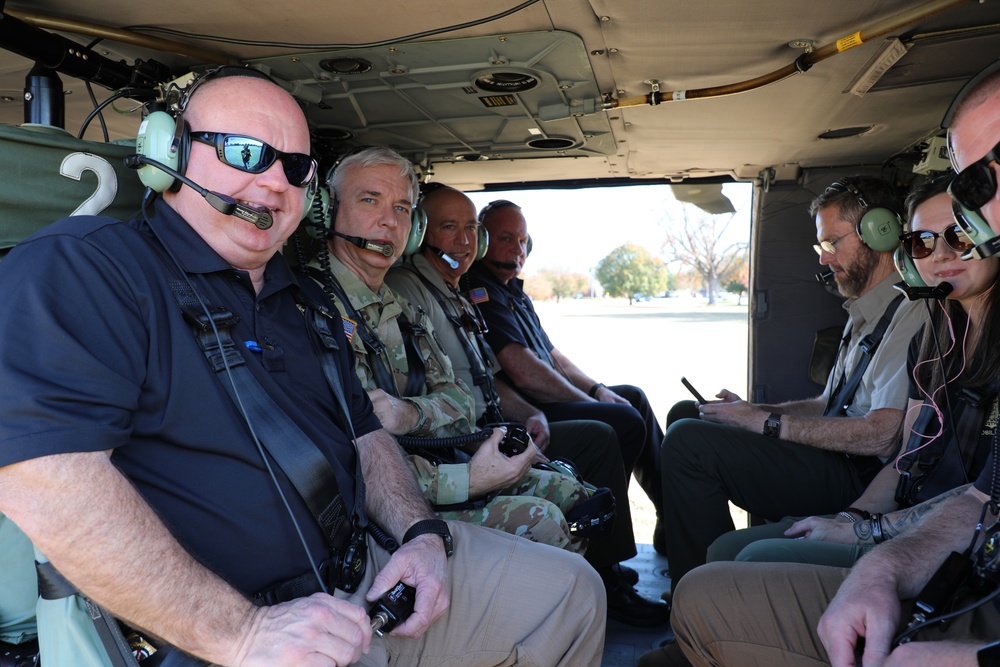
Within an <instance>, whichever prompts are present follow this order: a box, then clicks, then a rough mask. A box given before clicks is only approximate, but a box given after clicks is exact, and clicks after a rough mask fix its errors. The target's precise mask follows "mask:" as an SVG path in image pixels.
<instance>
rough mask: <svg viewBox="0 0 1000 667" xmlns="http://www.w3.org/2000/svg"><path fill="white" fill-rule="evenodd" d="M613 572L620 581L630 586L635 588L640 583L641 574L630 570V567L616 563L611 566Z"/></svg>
mask: <svg viewBox="0 0 1000 667" xmlns="http://www.w3.org/2000/svg"><path fill="white" fill-rule="evenodd" d="M611 572H613V573H614V575H615V576H616V577H618V579H619V580H620V581H623V582H625V583H626V584H628V585H629V586H635V585H636V584H638V583H639V573H638V572H636V571H635V570H633V569H632V568H630V567H629V566H628V565H622V564H621V563H615V564H614V565H612V566H611Z"/></svg>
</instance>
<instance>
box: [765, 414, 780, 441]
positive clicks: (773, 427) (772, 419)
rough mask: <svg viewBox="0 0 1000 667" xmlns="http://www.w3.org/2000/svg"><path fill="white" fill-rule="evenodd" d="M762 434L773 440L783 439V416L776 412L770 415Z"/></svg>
mask: <svg viewBox="0 0 1000 667" xmlns="http://www.w3.org/2000/svg"><path fill="white" fill-rule="evenodd" d="M761 433H763V434H764V435H766V436H768V437H771V438H778V437H781V415H779V414H778V413H776V412H772V413H771V414H769V415H768V416H767V419H765V420H764V429H763V430H762V431H761Z"/></svg>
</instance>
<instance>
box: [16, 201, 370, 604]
mask: <svg viewBox="0 0 1000 667" xmlns="http://www.w3.org/2000/svg"><path fill="white" fill-rule="evenodd" d="M157 204H158V205H157V206H156V207H155V212H151V214H150V218H151V219H150V220H149V222H148V224H147V222H145V221H143V220H142V218H137V219H134V220H132V221H130V222H128V223H121V222H117V221H115V220H112V219H110V218H98V217H89V216H87V217H76V218H67V219H64V220H61V221H59V222H57V223H55V224H53V225H52V226H50V227H48V228H46V229H44V230H42V231H41V232H39V233H38V234H36V235H34V236H32V237H29V238H28V239H26V240H25V241H23V242H22V243H20V244H19V245H18V246H17V247H15V248H14V250H13V251H11V253H10V255H9V256H8V257H7V258H6V259H5V260H4V261H3V262H2V263H0V294H3V297H2V298H3V301H2V303H3V305H2V307H0V340H3V341H5V343H4V344H3V345H0V466H3V465H8V464H11V463H14V462H17V461H22V460H25V459H30V458H34V457H39V456H45V455H49V454H58V453H64V452H84V451H103V450H109V449H113V450H114V453H113V455H112V461H113V462H114V464H115V465H116V466H118V467H119V469H121V471H122V472H123V473H124V474H125V475H126V476H127V477H128V478H129V479H131V480H132V482H133V483H134V484H135V486H136V488H137V489H138V491H139V492H140V493H141V494H142V495H143V497H144V498H145V499H146V501H147V502H148V503H149V504H150V506H151V507H152V508H153V509H154V510H155V511H156V512H157V514H158V515H159V516H160V517H161V518H162V519H163V521H164V522H165V523H166V525H167V527H168V528H169V529H170V530H171V531H172V532H173V534H174V535H175V536H176V537H177V539H178V540H179V541H180V543H181V544H182V545H184V547H185V548H187V549H188V550H189V551H190V552H191V553H192V554H193V555H194V556H195V558H197V559H198V560H199V561H201V562H202V563H204V564H205V565H206V566H208V567H209V568H211V569H212V570H214V571H216V572H217V573H219V574H220V575H222V576H223V577H224V578H226V579H227V580H229V581H230V582H232V583H233V584H234V585H235V586H237V587H238V588H239V589H241V590H243V591H244V592H246V593H250V592H253V591H256V590H259V589H261V588H264V587H265V586H267V585H269V584H271V583H273V582H276V581H281V580H284V579H287V578H288V577H290V576H293V575H297V574H300V573H302V572H304V571H306V570H307V569H308V567H309V564H308V561H307V560H306V558H305V555H304V553H303V548H302V545H301V544H300V543H299V540H298V538H297V537H296V535H295V531H294V528H293V526H292V523H291V520H290V518H289V516H288V515H287V512H286V510H285V509H284V507H283V505H282V503H281V501H280V499H279V497H278V495H277V492H276V490H275V487H274V483H273V482H272V481H271V479H270V478H269V476H268V474H267V472H266V470H265V468H264V466H263V465H262V462H261V455H260V453H259V452H258V451H257V448H256V447H255V445H254V443H253V441H252V439H251V438H250V435H249V429H248V427H247V425H246V423H245V422H244V420H243V419H242V418H241V417H240V415H239V414H238V412H237V411H236V408H235V404H234V403H233V401H232V400H231V399H230V397H229V395H228V394H227V392H226V391H225V388H224V387H223V385H222V384H221V382H220V381H219V379H218V378H217V377H216V376H215V374H214V373H213V372H212V371H211V369H210V368H209V366H208V362H207V361H206V359H205V356H204V354H203V353H202V352H201V350H200V348H199V347H198V345H197V343H196V341H195V339H194V333H193V329H192V327H191V326H190V325H189V324H188V323H187V322H186V321H185V320H184V318H183V316H182V313H181V310H180V308H179V306H178V304H177V302H176V299H175V297H174V294H173V291H172V290H171V289H170V287H169V285H168V279H170V278H171V277H174V276H179V275H180V273H179V271H176V270H174V269H172V268H170V266H169V265H168V263H167V260H166V259H165V256H164V255H163V253H162V250H161V251H160V252H158V251H157V250H156V247H157V246H159V244H160V243H161V241H163V242H165V243H166V246H167V247H168V248H169V250H170V251H171V252H172V254H173V255H174V256H175V257H177V258H178V260H179V262H180V263H181V265H182V266H183V268H184V271H185V272H186V273H187V274H188V275H189V276H190V278H191V280H192V281H193V283H194V285H195V288H196V290H197V291H198V293H199V294H200V295H201V296H202V298H203V299H204V300H205V301H206V302H208V303H209V304H210V305H211V306H224V307H226V308H228V309H229V310H230V311H232V312H234V313H235V314H236V315H238V316H239V318H240V319H239V323H238V324H237V325H236V326H235V327H234V328H233V330H232V332H231V333H232V337H233V339H234V340H235V341H236V343H237V345H239V346H240V349H241V352H242V353H243V356H244V358H245V359H246V360H247V364H248V367H249V368H250V370H251V372H252V373H253V374H254V376H255V377H256V378H257V379H258V381H259V382H260V383H261V385H262V386H263V387H264V388H265V390H266V391H267V393H268V394H269V395H270V396H271V397H272V398H273V399H274V400H275V402H276V403H277V404H278V405H279V406H280V407H281V408H282V409H283V410H284V411H285V413H286V414H287V415H289V417H291V418H292V419H293V420H294V421H295V422H296V423H297V424H298V425H299V427H300V428H301V429H302V430H303V431H304V432H305V433H306V434H307V435H309V437H310V438H311V439H312V440H313V441H314V442H316V443H317V444H318V445H319V446H320V447H321V448H322V449H323V450H324V452H325V453H326V454H327V456H328V458H329V459H330V460H331V461H332V462H333V466H334V469H335V470H336V472H337V480H338V483H339V484H340V488H341V493H342V495H343V496H344V499H345V501H346V503H347V505H348V509H350V508H351V507H353V501H354V479H353V470H354V465H355V458H356V457H355V453H354V449H353V447H352V445H351V444H350V441H349V439H348V438H347V436H346V435H345V434H344V431H343V430H342V428H341V426H339V425H338V424H339V421H338V418H337V414H336V408H335V405H336V403H335V399H334V397H333V394H332V392H331V391H330V389H329V387H328V385H327V383H326V380H325V378H324V376H323V374H322V370H321V368H320V366H319V363H318V356H317V354H318V352H317V350H318V349H319V345H318V343H317V341H316V340H315V336H314V334H313V333H312V331H311V327H310V325H309V323H308V322H307V321H306V318H305V317H304V316H303V315H302V314H301V312H300V310H299V308H298V305H297V304H298V303H300V302H304V301H305V300H306V299H305V297H304V295H303V293H302V290H304V289H307V288H306V287H304V285H307V284H310V283H308V282H307V281H305V280H304V281H303V286H302V287H300V285H299V283H298V281H297V280H296V277H295V275H294V274H293V273H292V272H291V271H290V270H289V268H288V266H287V265H286V264H285V263H284V260H283V259H282V258H281V257H277V256H276V257H274V258H272V260H271V262H270V263H269V264H268V265H267V267H266V270H265V284H264V287H263V289H262V290H261V293H260V295H256V294H255V293H254V289H253V286H252V285H251V282H250V279H249V276H248V275H247V274H246V273H245V272H242V271H237V270H235V269H233V268H232V267H230V266H229V265H228V264H227V263H226V262H225V261H224V260H223V259H222V258H221V257H220V256H219V255H218V254H216V253H215V252H214V251H213V250H212V249H211V248H210V247H209V246H208V245H207V244H206V243H205V242H204V241H203V240H202V239H201V237H199V236H198V235H197V234H196V233H195V232H194V231H193V230H192V229H191V227H190V226H188V225H187V223H186V222H185V221H184V220H183V219H182V218H180V216H178V215H177V214H176V213H174V211H173V210H172V209H170V208H169V207H167V206H166V205H164V204H162V202H158V203H157ZM231 224H237V225H238V224H244V223H242V222H240V221H238V220H236V219H235V218H234V219H233V220H232V223H231ZM154 231H155V235H154V234H153V232H154ZM158 239H159V240H158ZM309 289H311V288H309ZM314 298H322V297H321V296H319V297H314ZM332 329H333V330H334V331H335V332H337V331H340V327H332ZM338 336H339V337H340V341H339V342H340V354H338V355H337V363H338V366H339V369H340V374H341V377H342V378H343V379H344V381H345V382H346V383H349V384H346V388H347V391H346V392H345V393H346V394H347V396H348V401H349V403H350V405H351V410H352V413H353V421H354V425H355V429H356V432H357V434H358V435H359V436H360V435H363V434H365V433H369V432H371V431H373V430H375V429H378V428H380V424H379V421H378V419H377V418H376V417H375V415H374V413H373V411H372V408H371V403H370V402H369V401H368V398H367V396H366V394H365V393H364V392H363V391H362V389H361V386H360V384H359V383H358V380H357V376H356V375H355V373H354V368H353V356H352V355H351V354H350V348H349V347H348V346H347V344H346V341H344V340H343V337H342V336H340V334H338ZM247 341H253V342H255V343H257V345H256V346H255V347H259V348H260V349H261V351H259V352H254V351H250V350H249V349H247V348H246V347H245V346H244V344H245V342H247ZM254 417H255V415H253V414H251V415H250V418H251V420H253V419H254ZM274 468H275V470H276V472H277V474H278V476H279V480H280V483H281V486H282V489H283V491H284V494H285V496H286V498H288V499H289V501H290V503H291V505H292V507H293V511H294V513H295V515H296V518H297V521H298V523H299V525H300V526H301V528H302V530H303V532H304V533H305V535H306V539H307V541H308V543H309V545H310V549H311V550H312V552H313V554H314V555H315V556H318V557H320V558H324V557H325V556H326V553H327V550H326V548H325V546H324V542H323V539H322V536H321V534H320V532H319V529H318V527H317V526H316V522H315V520H314V519H313V517H312V515H311V514H310V513H309V511H308V509H307V508H306V506H305V504H304V503H303V502H302V501H301V499H300V498H299V496H298V495H297V493H296V491H295V489H294V487H292V485H291V484H290V482H288V480H287V479H285V478H284V476H283V475H282V474H281V471H280V468H278V467H277V466H274ZM82 488H83V492H82V495H81V498H80V502H81V503H94V502H100V489H87V488H86V484H84V485H83V487H82ZM132 537H133V539H136V540H140V541H141V540H142V535H135V536H132ZM122 576H123V577H127V576H128V573H126V572H123V573H122Z"/></svg>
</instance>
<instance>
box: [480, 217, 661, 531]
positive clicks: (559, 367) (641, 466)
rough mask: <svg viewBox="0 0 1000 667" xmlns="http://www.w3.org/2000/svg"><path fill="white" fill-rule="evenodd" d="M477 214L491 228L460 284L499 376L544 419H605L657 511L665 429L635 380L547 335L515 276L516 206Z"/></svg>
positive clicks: (522, 245) (520, 259) (518, 256)
mask: <svg viewBox="0 0 1000 667" xmlns="http://www.w3.org/2000/svg"><path fill="white" fill-rule="evenodd" d="M479 221H480V223H482V224H483V225H484V226H485V227H486V229H487V230H488V231H489V234H490V243H489V249H488V250H487V251H486V256H485V257H483V259H481V260H479V261H477V262H476V263H475V264H473V265H472V268H471V269H469V272H468V273H466V274H465V277H464V278H463V286H466V287H468V288H469V289H470V298H471V299H472V300H473V301H475V302H477V305H478V306H479V309H480V310H481V311H482V313H483V317H484V318H485V319H486V323H487V325H488V326H489V331H487V332H486V334H485V336H486V342H487V343H489V345H490V347H491V348H492V349H493V352H494V353H495V354H496V356H497V359H498V360H499V362H500V368H501V370H502V371H503V375H504V377H505V378H506V379H507V381H508V382H509V383H510V384H511V385H512V386H514V387H515V388H516V389H517V390H518V391H519V392H521V393H522V394H523V395H524V396H526V397H527V398H528V399H529V400H530V401H531V402H532V403H534V404H535V405H537V406H538V407H539V408H540V409H541V410H542V412H544V413H545V416H546V417H547V418H548V420H549V421H563V420H567V419H593V420H596V421H602V422H604V423H606V424H609V425H611V426H612V427H613V428H614V429H615V433H616V434H617V435H618V442H619V444H620V445H621V450H622V460H623V461H624V463H625V470H626V473H629V472H631V473H632V474H634V475H635V478H636V480H637V481H638V482H639V485H640V486H642V489H643V491H645V492H646V495H647V496H649V500H650V501H651V502H652V503H653V507H655V508H656V514H657V517H659V515H660V508H661V507H662V505H663V494H662V492H661V490H660V489H661V487H660V472H659V470H660V465H659V453H660V443H662V442H663V429H662V428H661V427H660V424H659V422H658V421H657V419H656V415H654V414H653V409H652V407H650V405H649V401H648V400H647V399H646V394H645V393H644V392H643V391H642V389H640V388H639V387H636V386H634V385H628V384H623V385H615V386H611V387H607V386H605V385H604V383H602V382H598V381H597V380H595V379H594V378H592V377H590V376H589V375H587V374H586V373H585V372H584V371H583V370H582V369H581V368H580V367H579V366H577V365H576V364H575V363H573V362H572V361H571V360H570V359H569V357H567V356H566V355H565V354H563V353H562V352H561V351H559V349H558V348H556V347H555V346H554V345H553V344H552V342H551V341H550V340H549V337H548V335H547V334H546V333H545V329H544V328H542V323H541V321H540V320H539V319H538V315H536V314H535V307H534V305H533V304H532V302H531V298H530V297H528V295H527V294H525V293H524V290H523V289H522V285H523V282H524V281H522V280H521V279H520V278H518V277H517V275H518V274H519V273H520V272H521V269H522V268H523V267H524V261H525V260H526V259H527V257H528V249H529V244H530V237H529V236H528V223H527V222H526V221H525V218H524V214H523V213H522V212H521V207H519V206H518V205H517V204H515V203H514V202H511V201H507V200H499V201H495V202H492V203H490V204H489V205H488V206H486V207H484V208H483V210H482V211H480V212H479ZM658 525H659V522H658ZM657 532H659V530H658V531H657ZM657 537H659V536H658V535H657V536H654V546H655V545H656V543H657V542H659V540H657Z"/></svg>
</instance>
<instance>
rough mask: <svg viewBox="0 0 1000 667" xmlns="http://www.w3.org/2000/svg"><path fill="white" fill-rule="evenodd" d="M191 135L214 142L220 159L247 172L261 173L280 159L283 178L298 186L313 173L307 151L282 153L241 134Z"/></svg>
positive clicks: (196, 139)
mask: <svg viewBox="0 0 1000 667" xmlns="http://www.w3.org/2000/svg"><path fill="white" fill-rule="evenodd" d="M191 139H192V141H197V142H200V143H203V144H208V145H209V146H214V147H215V152H216V154H217V155H218V157H219V160H220V161H221V162H224V163H226V164H228V165H229V166H230V167H232V168H233V169H239V170H240V171H245V172H247V173H248V174H262V173H264V172H265V171H267V170H268V169H270V168H271V165H272V164H274V162H275V161H276V160H281V167H282V169H283V170H284V172H285V178H287V179H288V183H289V185H293V186H295V187H297V188H301V187H304V186H305V185H307V184H308V183H309V181H311V180H312V177H313V174H315V173H316V160H314V159H312V158H311V157H309V156H308V155H305V154H304V153H284V152H282V151H279V150H278V149H277V148H274V147H273V146H271V145H269V144H267V143H265V142H263V141H261V140H260V139H254V138H253V137H246V136H243V135H242V134H224V133H222V132H192V133H191Z"/></svg>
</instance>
